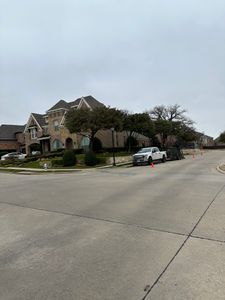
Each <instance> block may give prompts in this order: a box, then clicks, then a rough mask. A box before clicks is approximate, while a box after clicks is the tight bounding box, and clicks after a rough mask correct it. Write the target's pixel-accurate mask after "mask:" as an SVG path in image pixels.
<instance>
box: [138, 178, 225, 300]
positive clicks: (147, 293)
mask: <svg viewBox="0 0 225 300" xmlns="http://www.w3.org/2000/svg"><path fill="white" fill-rule="evenodd" d="M224 188H225V184H224V185H223V186H222V187H221V188H220V189H219V191H218V192H217V193H216V195H215V196H214V197H213V199H212V201H211V202H210V203H209V205H208V206H207V208H206V209H205V211H204V212H203V214H202V215H201V216H200V218H199V219H198V221H197V223H196V224H195V226H194V227H193V228H192V230H191V232H190V233H189V234H188V236H187V238H186V239H185V240H184V242H183V243H182V244H181V246H180V247H179V248H178V250H177V251H176V253H175V255H174V256H173V257H172V258H171V260H170V261H169V263H168V264H167V265H166V267H165V268H164V269H163V271H162V272H161V273H160V274H159V276H158V277H157V279H156V280H155V281H154V283H153V284H152V286H151V287H150V288H149V290H148V291H147V292H146V294H145V296H144V297H143V298H142V299H141V300H145V299H146V298H147V297H148V296H149V295H150V293H151V291H152V289H153V288H154V287H155V286H156V284H157V283H158V282H159V280H160V278H161V277H162V276H163V275H164V273H165V272H166V271H167V269H168V268H169V266H170V265H171V263H172V262H173V261H174V259H175V258H176V256H177V255H178V254H179V252H180V251H181V249H182V248H183V247H184V245H185V244H186V243H187V241H188V240H189V238H190V237H192V233H193V232H194V230H195V229H196V227H197V226H198V224H199V223H200V222H201V220H202V219H203V217H204V216H205V214H206V213H207V211H208V209H209V208H210V206H211V205H212V204H213V202H214V201H215V200H216V198H217V197H218V196H219V195H220V194H221V193H222V191H223V189H224Z"/></svg>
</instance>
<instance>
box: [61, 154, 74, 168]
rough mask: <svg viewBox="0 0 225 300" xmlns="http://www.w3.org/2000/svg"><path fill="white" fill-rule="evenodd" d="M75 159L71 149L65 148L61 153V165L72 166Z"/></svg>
mask: <svg viewBox="0 0 225 300" xmlns="http://www.w3.org/2000/svg"><path fill="white" fill-rule="evenodd" d="M76 163H77V159H76V156H75V154H74V151H73V150H66V151H65V152H64V154H63V166H64V167H72V166H74V165H76Z"/></svg>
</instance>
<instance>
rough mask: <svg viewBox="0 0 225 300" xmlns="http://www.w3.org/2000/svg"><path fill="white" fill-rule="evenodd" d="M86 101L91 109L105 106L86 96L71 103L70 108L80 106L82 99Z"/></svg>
mask: <svg viewBox="0 0 225 300" xmlns="http://www.w3.org/2000/svg"><path fill="white" fill-rule="evenodd" d="M82 98H83V99H85V101H86V102H87V104H88V105H89V106H90V107H91V108H95V107H101V106H105V105H104V104H103V103H101V102H99V101H98V100H96V99H95V98H94V97H92V96H85V97H81V98H78V99H77V100H75V101H73V102H69V103H68V104H69V105H70V107H72V106H76V105H77V106H78V105H79V104H80V101H81V99H82Z"/></svg>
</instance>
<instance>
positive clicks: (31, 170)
mask: <svg viewBox="0 0 225 300" xmlns="http://www.w3.org/2000/svg"><path fill="white" fill-rule="evenodd" d="M126 165H130V163H118V164H116V166H115V167H121V166H126ZM108 168H114V166H112V165H106V166H100V167H95V168H86V169H46V170H45V169H39V168H38V169H35V168H19V167H0V171H1V170H2V171H15V172H21V173H22V172H30V173H54V172H55V173H72V172H82V171H95V170H101V169H108Z"/></svg>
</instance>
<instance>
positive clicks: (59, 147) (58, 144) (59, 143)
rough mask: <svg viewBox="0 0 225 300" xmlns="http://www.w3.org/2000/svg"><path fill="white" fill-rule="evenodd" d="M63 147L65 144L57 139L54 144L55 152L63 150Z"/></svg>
mask: <svg viewBox="0 0 225 300" xmlns="http://www.w3.org/2000/svg"><path fill="white" fill-rule="evenodd" d="M62 147H63V144H62V142H61V141H60V140H58V139H56V140H54V141H53V143H52V148H53V150H57V149H61V148H62Z"/></svg>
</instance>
